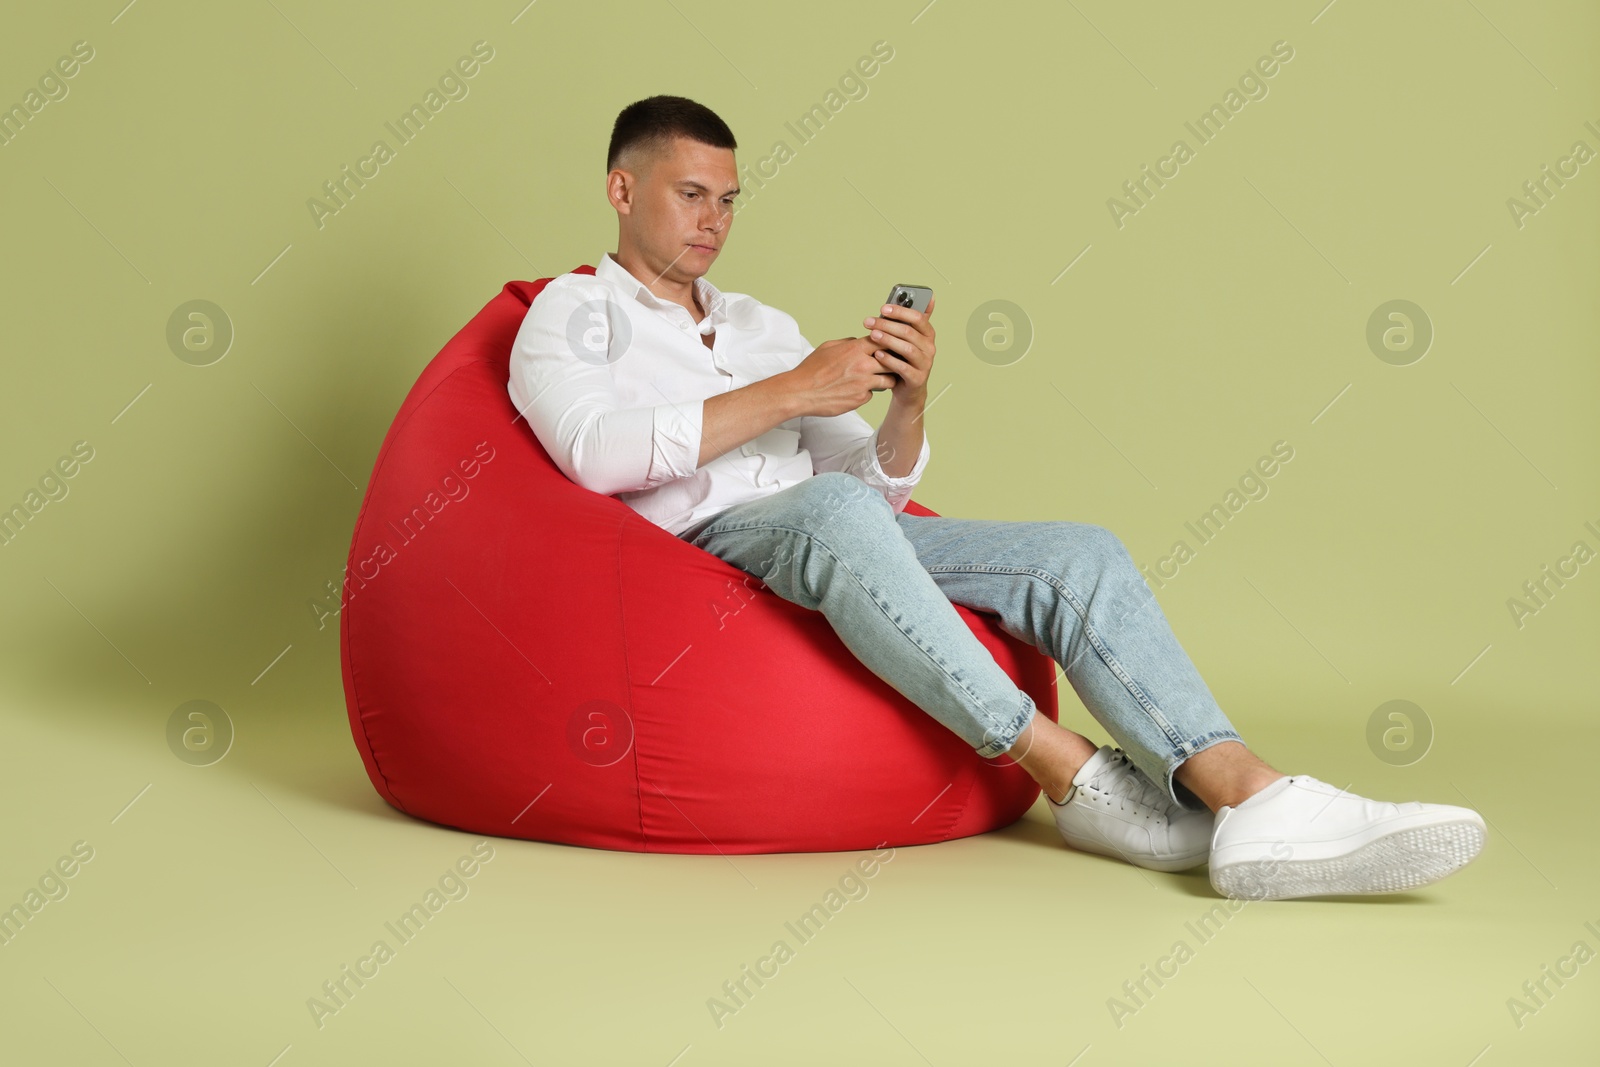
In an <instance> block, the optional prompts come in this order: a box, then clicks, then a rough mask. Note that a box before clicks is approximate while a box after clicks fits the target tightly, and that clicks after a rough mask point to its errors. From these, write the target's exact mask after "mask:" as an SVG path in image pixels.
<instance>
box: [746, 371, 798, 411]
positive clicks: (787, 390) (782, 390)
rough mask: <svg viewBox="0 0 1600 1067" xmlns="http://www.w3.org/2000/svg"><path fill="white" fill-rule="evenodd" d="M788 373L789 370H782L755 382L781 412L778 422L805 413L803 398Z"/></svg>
mask: <svg viewBox="0 0 1600 1067" xmlns="http://www.w3.org/2000/svg"><path fill="white" fill-rule="evenodd" d="M789 374H790V372H789V371H782V372H780V373H778V374H774V375H773V376H772V377H770V378H763V379H761V380H760V381H759V382H757V383H756V384H757V385H758V386H761V387H763V388H764V389H766V390H767V394H768V400H769V401H770V402H771V403H772V405H773V406H774V407H776V408H777V409H778V410H779V411H780V412H781V413H782V414H783V418H782V419H780V420H778V421H780V422H788V421H789V420H790V419H794V418H799V417H800V416H801V415H804V414H805V413H806V404H805V398H804V397H803V396H801V395H800V390H799V389H797V388H795V385H794V381H793V379H792V378H790V377H789Z"/></svg>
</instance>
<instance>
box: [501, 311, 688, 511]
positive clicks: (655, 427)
mask: <svg viewBox="0 0 1600 1067" xmlns="http://www.w3.org/2000/svg"><path fill="white" fill-rule="evenodd" d="M558 282H559V280H558V281H553V282H551V283H550V284H548V285H547V286H546V287H545V288H544V290H543V291H542V292H540V294H539V295H538V296H537V297H535V298H534V301H533V304H532V305H531V306H530V307H529V308H528V313H527V315H526V316H525V317H524V318H523V320H522V326H521V328H520V329H519V330H518V331H517V339H516V342H515V344H514V345H513V346H512V349H511V360H510V377H509V380H508V381H507V383H506V390H507V392H508V393H509V394H510V396H511V402H512V403H513V404H515V405H516V408H517V410H518V411H520V412H521V413H522V416H523V418H525V419H527V420H528V426H529V427H530V428H531V429H532V430H533V432H534V436H536V437H537V438H538V439H539V443H540V444H541V445H543V446H544V450H545V451H546V452H547V453H549V455H550V458H551V460H553V461H554V462H555V464H556V466H557V467H559V468H561V471H562V473H563V474H565V475H566V476H567V477H568V478H570V479H572V481H574V482H576V483H577V484H578V485H581V486H583V487H584V488H585V489H589V490H592V491H593V492H596V493H602V494H605V495H606V496H614V495H616V494H618V493H628V492H634V491H636V490H640V489H651V488H654V487H655V486H658V485H660V484H662V483H663V482H669V481H671V480H673V479H674V478H682V477H685V476H687V475H691V474H693V473H694V472H695V471H696V469H698V467H699V459H700V435H701V428H702V420H703V417H704V413H705V412H704V407H705V402H704V401H703V400H695V401H691V402H687V403H685V402H678V403H664V404H659V405H655V406H646V407H634V408H623V407H621V405H620V404H619V403H618V397H617V389H616V383H615V381H614V379H613V375H612V364H611V362H610V361H609V359H608V358H607V356H608V353H605V352H589V351H586V352H585V353H584V355H583V357H580V356H579V355H578V354H577V353H576V352H574V351H573V350H572V346H571V345H570V344H569V343H568V339H567V338H568V323H569V321H570V320H571V318H572V315H573V313H574V312H575V311H576V310H577V309H578V307H579V306H580V305H581V304H584V303H586V302H588V301H602V300H603V301H605V302H606V308H607V313H608V314H611V315H617V316H621V315H626V314H627V312H626V311H624V310H623V309H622V308H620V307H618V306H617V305H616V304H615V303H614V302H612V301H610V300H607V299H606V290H605V287H604V286H603V285H585V284H583V283H559V284H558ZM585 336H594V334H593V331H592V330H591V331H590V332H589V333H586V334H585ZM605 336H606V337H608V338H609V337H614V336H616V331H614V330H613V331H607V332H606V334H605Z"/></svg>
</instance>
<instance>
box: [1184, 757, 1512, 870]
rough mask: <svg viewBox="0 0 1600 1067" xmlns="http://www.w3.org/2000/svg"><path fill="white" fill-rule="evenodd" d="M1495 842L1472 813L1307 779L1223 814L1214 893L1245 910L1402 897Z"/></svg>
mask: <svg viewBox="0 0 1600 1067" xmlns="http://www.w3.org/2000/svg"><path fill="white" fill-rule="evenodd" d="M1485 837H1486V832H1485V828H1484V822H1483V816H1481V815H1479V814H1478V813H1477V812H1475V811H1473V810H1472V809H1471V808H1461V807H1456V806H1454V805H1452V804H1424V803H1421V802H1419V801H1408V802H1406V803H1404V804H1390V803H1387V802H1384V801H1378V800H1368V799H1366V798H1365V797H1359V796H1356V795H1355V794H1353V793H1348V792H1346V791H1344V790H1343V789H1336V788H1334V787H1333V786H1331V785H1329V784H1328V783H1327V782H1322V781H1318V780H1317V779H1315V778H1312V777H1311V776H1309V775H1305V774H1297V775H1293V776H1290V777H1285V778H1280V779H1278V780H1277V781H1276V782H1273V783H1272V784H1271V785H1269V786H1267V787H1266V788H1265V789H1263V790H1261V791H1260V792H1259V793H1256V794H1254V795H1253V796H1250V797H1248V798H1246V799H1245V800H1243V801H1241V802H1240V803H1239V804H1238V805H1237V806H1235V807H1228V806H1227V805H1224V806H1223V807H1221V808H1219V809H1217V817H1216V829H1215V832H1214V833H1213V835H1212V838H1211V885H1212V887H1213V888H1214V889H1216V891H1217V892H1219V893H1221V894H1222V895H1223V896H1225V897H1232V898H1234V899H1236V900H1283V899H1286V898H1289V897H1315V896H1327V895H1333V894H1345V893H1396V892H1399V891H1401V890H1405V889H1415V888H1416V887H1417V886H1423V885H1428V884H1429V883H1430V882H1437V881H1438V880H1439V879H1441V878H1443V877H1445V876H1446V875H1448V874H1450V873H1451V872H1453V871H1457V870H1460V869H1461V868H1462V867H1464V866H1466V865H1467V864H1468V863H1470V862H1471V861H1472V859H1473V858H1474V857H1475V856H1477V854H1478V853H1479V852H1480V851H1482V849H1483V843H1484V839H1485Z"/></svg>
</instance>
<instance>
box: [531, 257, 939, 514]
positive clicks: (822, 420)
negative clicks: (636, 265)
mask: <svg viewBox="0 0 1600 1067" xmlns="http://www.w3.org/2000/svg"><path fill="white" fill-rule="evenodd" d="M694 284H695V291H696V293H698V294H699V297H700V306H701V307H703V308H706V309H707V314H706V316H705V318H704V319H703V320H702V321H701V322H699V323H698V324H697V323H696V322H695V321H694V318H693V316H691V315H690V314H689V312H688V310H687V309H686V308H684V307H683V306H682V305H680V304H676V303H673V302H672V301H669V300H662V299H660V298H659V297H657V296H656V295H655V294H654V293H652V292H651V291H650V290H649V289H648V288H647V287H646V286H645V285H644V283H642V282H641V281H639V279H637V278H635V277H634V276H633V275H632V274H630V273H629V272H628V271H627V269H626V268H624V267H623V266H622V265H621V264H620V263H618V262H617V261H616V260H615V259H614V258H612V256H611V253H609V252H607V253H605V255H604V256H603V257H602V258H601V260H600V262H599V264H598V265H596V267H595V272H594V274H593V275H588V274H563V275H561V276H560V277H557V278H553V279H551V280H550V282H549V283H548V284H546V285H545V287H544V289H543V291H541V292H540V293H539V295H538V296H537V297H535V298H534V300H533V304H532V305H531V306H530V307H529V308H528V312H527V315H526V316H525V317H524V318H523V320H522V326H521V328H520V329H519V330H518V331H517V339H516V343H515V345H514V346H513V348H512V350H511V377H510V381H509V382H508V383H507V386H506V388H507V391H508V392H509V393H510V394H511V402H512V403H513V404H515V405H516V406H517V410H518V411H520V412H522V414H523V417H524V418H526V419H527V420H528V425H529V426H530V427H532V429H533V432H534V434H535V435H536V436H537V437H538V439H539V443H540V444H542V445H543V446H544V448H545V451H546V452H548V453H549V454H550V458H551V459H552V460H554V461H555V464H556V466H558V467H560V468H561V470H562V472H563V473H565V474H566V476H567V477H568V478H571V479H572V480H573V481H574V482H576V483H578V484H579V485H581V486H583V487H584V488H586V489H590V490H593V491H594V492H597V493H604V494H606V495H608V496H615V497H617V498H618V499H619V500H621V501H622V502H623V503H625V504H627V505H628V506H629V507H631V508H633V509H634V510H635V511H637V512H638V513H639V514H640V515H643V516H644V517H645V518H647V519H649V520H650V521H651V522H653V523H655V524H656V525H658V526H660V527H662V528H663V529H666V530H668V531H670V532H671V533H672V534H674V535H677V534H679V533H682V532H683V531H684V530H687V529H688V528H689V527H690V526H692V525H693V524H694V523H696V522H699V521H700V520H701V519H704V518H706V517H708V516H710V515H713V514H716V513H717V512H719V511H722V510H724V509H725V508H728V507H731V506H732V505H734V504H738V503H742V502H743V501H746V500H754V499H756V498H758V497H762V496H766V495H767V494H769V493H775V492H778V491H779V490H781V489H785V488H787V487H789V486H791V485H795V484H797V483H799V482H800V481H802V480H804V479H806V478H809V477H811V476H812V475H813V474H821V473H823V472H825V471H845V472H846V473H849V474H852V475H854V476H855V477H857V478H859V479H861V480H862V481H863V482H865V483H866V484H867V485H869V486H871V487H872V488H874V489H876V490H877V491H878V492H880V493H882V494H883V496H884V498H885V499H886V500H888V501H889V503H890V505H891V506H892V507H893V508H894V511H895V512H896V513H897V514H898V513H899V512H901V511H904V510H905V505H906V502H907V501H908V500H910V499H911V491H912V489H913V487H915V486H916V484H917V481H918V480H919V479H920V478H921V477H922V471H923V469H924V468H925V467H926V466H927V465H928V455H929V451H930V449H929V445H928V439H927V434H926V433H924V434H923V440H922V451H921V453H920V454H919V455H918V456H917V461H916V464H915V466H913V467H912V469H911V471H910V473H908V474H906V475H905V476H903V477H900V478H891V477H889V476H888V475H886V474H885V473H884V472H883V467H882V466H881V465H880V464H879V462H878V432H877V430H875V429H873V427H872V425H871V424H870V423H868V422H867V420H866V419H864V418H862V417H861V415H860V414H859V413H858V412H856V411H847V412H844V413H843V414H840V415H831V416H828V415H802V416H798V417H796V418H792V419H789V420H788V421H786V422H782V423H779V424H778V425H777V426H775V427H774V428H772V429H771V430H768V431H767V432H766V433H764V434H762V435H760V436H759V437H756V438H754V439H753V440H751V441H748V442H746V443H744V444H742V445H740V446H738V447H735V448H731V449H729V450H728V451H726V452H724V453H722V454H721V455H719V456H716V457H714V458H712V459H710V460H708V461H706V464H705V466H703V467H702V466H697V462H698V460H699V457H700V434H701V419H702V415H703V410H704V406H705V400H706V398H707V397H711V396H715V395H717V394H718V393H727V392H731V391H732V390H734V389H739V388H742V387H744V386H746V385H749V384H751V383H752V382H757V381H760V380H761V379H763V378H768V377H771V376H772V375H774V374H779V373H782V372H783V371H787V370H789V369H791V368H793V367H796V366H798V365H799V364H800V362H801V361H802V360H804V359H805V357H806V356H807V355H809V354H810V353H811V351H812V348H813V346H812V344H811V343H810V342H809V341H807V340H806V339H805V338H804V337H803V336H801V334H800V328H799V326H798V324H797V323H796V322H795V320H794V319H793V318H792V317H791V316H789V315H787V314H785V313H784V312H782V311H779V310H778V309H777V308H772V307H768V306H766V305H765V304H763V303H761V302H760V301H759V300H756V299H755V298H754V297H751V296H746V295H745V294H743V293H723V292H721V291H719V290H718V289H717V288H716V287H715V286H713V285H712V284H711V283H710V282H708V281H707V280H706V279H705V278H703V277H702V278H696V279H695V283H694ZM713 333H714V335H715V337H714V343H713V346H712V347H710V348H707V347H706V344H705V342H704V341H703V340H702V337H703V336H706V335H711V334H713Z"/></svg>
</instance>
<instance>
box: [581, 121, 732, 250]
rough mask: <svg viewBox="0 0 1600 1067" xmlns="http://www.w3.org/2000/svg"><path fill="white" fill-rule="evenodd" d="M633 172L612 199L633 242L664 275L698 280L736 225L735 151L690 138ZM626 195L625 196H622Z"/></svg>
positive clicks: (678, 139)
mask: <svg viewBox="0 0 1600 1067" xmlns="http://www.w3.org/2000/svg"><path fill="white" fill-rule="evenodd" d="M618 173H631V175H632V180H631V182H630V185H629V189H628V190H627V192H626V194H622V193H621V191H620V190H618V189H617V188H615V184H614V186H613V189H612V203H613V204H614V205H615V206H616V208H617V210H618V212H620V213H621V215H622V225H623V227H624V229H625V230H627V232H628V234H629V236H630V238H631V239H632V241H633V243H634V245H635V246H636V247H637V248H638V249H639V251H640V252H641V253H642V254H643V255H644V256H645V257H646V258H647V259H648V260H651V261H652V266H653V267H654V268H655V269H656V270H657V271H659V272H660V273H661V274H663V275H677V276H679V277H683V278H698V277H700V276H701V275H703V274H705V273H706V272H707V271H708V270H710V269H711V264H712V262H713V261H714V260H715V259H716V258H717V256H718V255H719V254H720V253H721V250H722V246H723V245H725V244H726V243H727V241H728V236H729V233H730V231H731V230H732V227H733V198H734V196H735V194H737V193H738V191H739V176H738V171H737V169H736V166H735V163H734V158H733V150H732V149H728V148H713V147H712V146H711V145H708V144H702V143H701V142H699V141H695V140H692V139H690V138H687V137H678V138H675V139H674V140H673V142H672V146H671V148H670V149H668V150H666V151H664V152H662V153H661V154H660V155H658V156H656V157H655V158H654V159H653V160H646V161H645V162H644V163H643V164H642V166H641V169H640V171H639V172H628V171H625V170H624V169H623V168H618V170H616V171H612V174H613V175H616V174H618ZM621 196H625V197H626V199H621V198H620V197H621Z"/></svg>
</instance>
